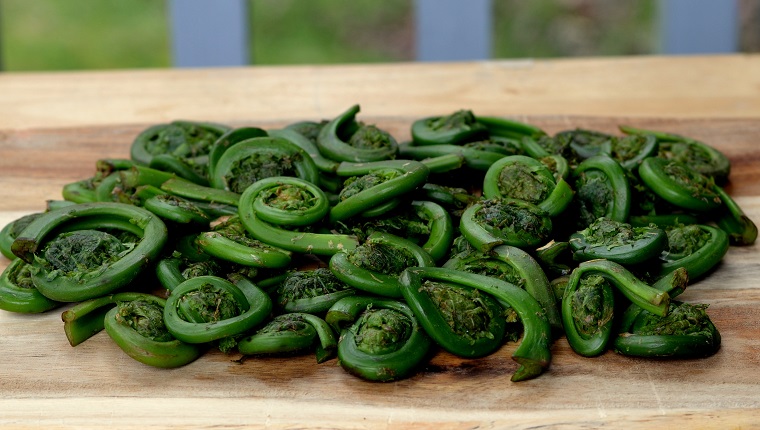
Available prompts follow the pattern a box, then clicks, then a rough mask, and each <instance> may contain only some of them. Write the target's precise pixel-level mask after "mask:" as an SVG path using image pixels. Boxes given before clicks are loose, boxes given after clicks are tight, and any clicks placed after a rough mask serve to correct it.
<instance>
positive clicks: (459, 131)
mask: <svg viewBox="0 0 760 430" xmlns="http://www.w3.org/2000/svg"><path fill="white" fill-rule="evenodd" d="M411 132H412V142H413V143H414V144H415V145H441V144H451V145H458V144H462V143H466V142H472V141H476V140H482V139H485V138H487V137H488V134H489V133H488V130H487V129H486V127H485V126H484V125H483V124H481V123H479V122H478V120H477V118H475V115H474V114H473V113H472V111H470V110H464V109H463V110H459V111H456V112H454V113H452V114H449V115H444V116H433V117H428V118H423V119H419V120H417V121H415V122H413V123H412V130H411Z"/></svg>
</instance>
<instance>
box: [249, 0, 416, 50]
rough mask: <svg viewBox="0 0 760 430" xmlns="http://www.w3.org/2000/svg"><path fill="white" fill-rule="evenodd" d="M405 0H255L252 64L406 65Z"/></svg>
mask: <svg viewBox="0 0 760 430" xmlns="http://www.w3.org/2000/svg"><path fill="white" fill-rule="evenodd" d="M413 6H414V4H413V2H412V1H410V0H381V1H378V0H352V1H350V2H340V3H336V2H335V1H334V0H308V1H303V0H255V1H252V2H251V6H250V8H249V10H250V19H251V21H250V22H251V31H252V41H251V47H252V55H251V58H253V59H254V62H255V63H256V64H305V63H309V64H322V63H357V62H379V61H386V62H387V61H400V60H411V59H413V57H414V40H413V39H414V23H413V12H414V11H413Z"/></svg>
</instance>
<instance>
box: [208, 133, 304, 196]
mask: <svg viewBox="0 0 760 430" xmlns="http://www.w3.org/2000/svg"><path fill="white" fill-rule="evenodd" d="M273 176H291V177H298V178H301V179H304V180H306V181H309V182H312V183H315V184H316V183H317V181H318V178H319V170H317V166H316V165H315V164H314V161H313V160H312V159H311V157H309V154H307V153H306V151H304V150H303V149H301V148H300V147H299V146H298V145H296V144H295V143H293V142H291V141H289V140H285V139H281V138H276V137H255V138H251V139H247V140H244V141H242V142H239V143H237V144H235V145H234V146H232V147H230V148H229V149H227V150H226V151H225V152H224V153H223V154H222V155H221V157H219V161H218V162H217V163H216V165H215V167H214V176H213V177H211V185H212V186H213V187H214V188H219V189H223V190H228V191H232V192H234V193H237V194H242V193H243V191H245V189H246V188H248V186H249V185H251V184H253V183H254V182H256V181H258V180H260V179H264V178H269V177H273Z"/></svg>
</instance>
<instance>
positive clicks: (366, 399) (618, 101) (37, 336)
mask: <svg viewBox="0 0 760 430" xmlns="http://www.w3.org/2000/svg"><path fill="white" fill-rule="evenodd" d="M354 103H359V104H360V105H361V107H362V112H361V113H360V115H361V116H363V117H365V118H369V119H371V120H372V121H374V122H376V123H377V124H378V125H380V126H383V127H387V128H388V129H389V130H391V131H392V132H393V133H394V135H397V137H398V138H401V139H403V138H405V137H408V133H409V132H408V126H409V124H410V123H411V121H413V120H414V119H417V118H419V117H422V116H428V115H433V114H446V113H450V112H453V111H454V110H457V109H460V108H469V109H472V110H473V111H475V112H476V113H477V114H480V115H501V116H508V117H513V118H517V119H521V120H525V121H528V122H531V123H534V124H536V125H539V126H541V127H544V128H545V129H546V130H547V131H549V132H556V131H559V130H562V129H568V128H573V127H576V126H582V127H589V128H596V129H599V130H602V131H609V132H614V131H615V127H616V126H617V125H618V124H623V123H625V124H630V125H634V126H647V127H650V128H657V129H662V130H666V131H672V132H677V133H682V134H687V135H690V136H693V137H695V138H698V139H702V140H704V141H706V142H708V143H710V144H712V145H714V146H716V147H718V148H719V149H721V150H722V151H724V152H725V153H726V154H727V155H728V156H729V158H730V159H731V161H732V163H733V164H732V166H733V170H732V174H731V182H730V185H729V191H730V192H731V194H732V195H734V196H736V199H737V201H738V202H739V203H740V205H742V207H743V208H744V209H745V211H746V212H747V214H748V215H749V216H750V217H751V218H752V219H754V220H755V222H758V221H760V56H753V55H736V56H707V57H635V58H634V57H627V58H604V59H575V60H541V61H539V60H520V61H491V62H476V63H426V64H395V65H387V64H384V65H348V66H320V67H315V66H298V67H252V68H233V69H214V70H211V69H199V70H134V71H104V72H61V73H22V74H13V73H10V74H0V226H2V225H5V224H6V223H7V222H9V221H11V220H13V219H15V218H17V217H19V216H21V215H23V214H26V213H30V212H33V211H39V210H42V209H43V208H44V202H45V200H47V199H57V198H60V189H61V187H62V185H63V184H65V183H67V182H70V181H72V180H76V179H81V178H84V177H86V176H89V175H90V174H91V173H92V172H93V169H94V163H95V161H96V160H97V159H99V158H104V157H126V156H128V145H129V143H130V142H131V139H132V138H133V137H134V136H135V135H136V133H138V132H139V131H140V130H142V129H143V128H144V127H146V126H147V125H150V124H155V123H159V122H166V121H170V120H173V119H197V120H210V121H218V122H223V123H228V124H230V125H244V124H245V125H259V126H263V127H268V126H275V125H282V124H284V123H287V122H292V121H295V120H302V119H322V118H330V117H332V116H335V115H336V114H338V113H340V112H341V111H343V110H344V109H346V108H347V107H348V106H350V105H352V104H354ZM7 264H8V260H7V259H5V258H3V257H0V269H3V268H4V267H5V266H7ZM758 279H760V250H758V247H757V245H754V246H751V247H744V248H732V249H731V250H730V251H729V254H728V255H727V257H726V258H725V259H724V261H723V263H722V264H721V266H720V267H719V269H718V270H717V271H715V272H714V273H712V274H711V275H709V276H708V277H707V278H706V279H704V280H702V281H700V282H698V283H695V284H694V285H692V286H691V287H690V288H689V290H687V292H686V293H685V294H684V295H683V296H682V297H683V299H684V300H687V301H694V302H702V303H708V304H709V305H710V308H709V310H708V312H709V313H710V315H711V317H712V319H713V321H714V322H715V323H716V325H717V326H718V328H719V329H720V330H721V333H722V335H723V345H722V348H721V350H720V351H719V352H718V353H717V354H716V355H715V356H713V357H710V358H708V359H702V360H675V361H669V360H663V361H657V360H643V359H631V358H626V357H622V356H619V355H616V354H614V353H611V352H610V353H607V354H604V355H603V356H601V357H597V358H593V359H588V358H581V357H579V356H576V355H575V354H574V353H573V352H572V351H571V350H570V348H569V347H568V346H567V342H566V341H565V340H564V339H560V340H559V341H557V342H556V343H555V345H554V346H553V349H552V352H553V354H554V358H553V361H552V365H551V367H550V368H549V370H548V372H546V373H545V374H544V375H542V376H541V377H539V378H537V379H535V380H531V381H526V382H522V383H511V382H510V381H509V376H510V375H511V373H512V372H513V371H514V369H515V363H514V362H512V361H511V360H510V359H509V357H510V353H511V351H512V350H513V349H514V345H506V346H505V347H503V348H502V349H501V350H500V351H498V352H497V353H496V354H494V355H492V356H489V357H487V358H484V359H479V360H463V359H457V358H455V357H453V356H450V355H448V354H445V353H439V354H437V355H436V356H435V357H433V359H432V361H431V363H430V364H429V365H428V366H426V367H425V368H424V369H422V371H421V372H420V373H419V374H418V375H416V376H414V377H412V378H410V379H407V380H404V381H400V382H396V383H389V384H374V383H368V382H364V381H361V380H358V379H356V378H354V377H352V376H349V375H347V374H346V373H345V372H343V371H342V370H341V369H340V368H339V367H337V365H336V364H335V361H334V360H333V361H331V362H328V363H325V364H322V365H319V366H317V365H316V364H315V363H314V359H313V357H311V356H307V357H296V358H290V359H282V358H271V359H256V360H253V359H251V360H247V361H245V362H244V363H242V364H240V363H236V362H234V360H235V359H236V358H238V357H236V356H226V355H223V354H221V353H210V354H207V355H206V356H204V357H202V358H201V359H199V360H198V361H196V362H194V363H192V364H190V365H188V366H186V367H183V368H180V369H174V370H159V369H153V368H148V367H146V366H143V365H141V364H139V363H137V362H135V361H133V360H131V359H130V358H128V357H126V355H124V354H123V353H122V352H121V350H119V349H118V347H116V346H115V345H114V344H113V343H112V342H111V341H110V339H109V338H108V336H107V335H105V333H101V334H99V335H96V336H95V337H93V338H92V339H90V340H88V341H87V342H85V343H83V344H82V345H79V346H77V347H76V348H72V347H70V346H69V345H68V343H67V341H66V338H65V336H64V334H63V327H62V323H61V321H60V310H55V311H52V312H49V313H47V314H43V315H31V316H30V315H17V314H11V313H7V312H1V311H0V352H1V353H2V357H3V359H2V364H0V427H2V428H32V427H35V428H37V427H42V428H103V427H114V428H197V427H203V428H249V427H255V428H261V427H267V428H368V429H378V428H415V429H420V428H435V429H447V428H474V427H480V428H484V427H485V428H562V429H566V428H567V429H569V428H601V427H604V428H615V429H617V428H661V427H665V426H669V425H679V426H683V427H685V428H721V429H724V428H753V427H757V426H760V409H759V408H760V323H758V321H760V281H758Z"/></svg>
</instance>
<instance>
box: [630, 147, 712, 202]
mask: <svg viewBox="0 0 760 430" xmlns="http://www.w3.org/2000/svg"><path fill="white" fill-rule="evenodd" d="M639 176H641V180H642V181H643V182H644V183H645V184H646V185H647V187H649V188H650V189H651V190H652V191H653V192H654V193H655V194H657V195H658V196H660V197H661V198H663V199H665V200H666V201H668V202H669V203H671V204H673V205H675V206H678V207H680V208H684V209H688V210H692V211H696V212H707V211H710V210H713V209H716V208H718V207H719V206H720V205H721V199H720V196H719V195H718V193H717V192H716V191H715V183H714V181H713V179H712V178H711V177H709V176H706V175H704V174H701V173H699V172H698V171H696V170H693V169H691V168H690V167H689V166H688V165H686V164H683V163H680V162H677V161H668V160H666V159H664V158H658V157H649V158H647V159H645V160H644V161H642V162H641V165H640V166H639Z"/></svg>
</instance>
